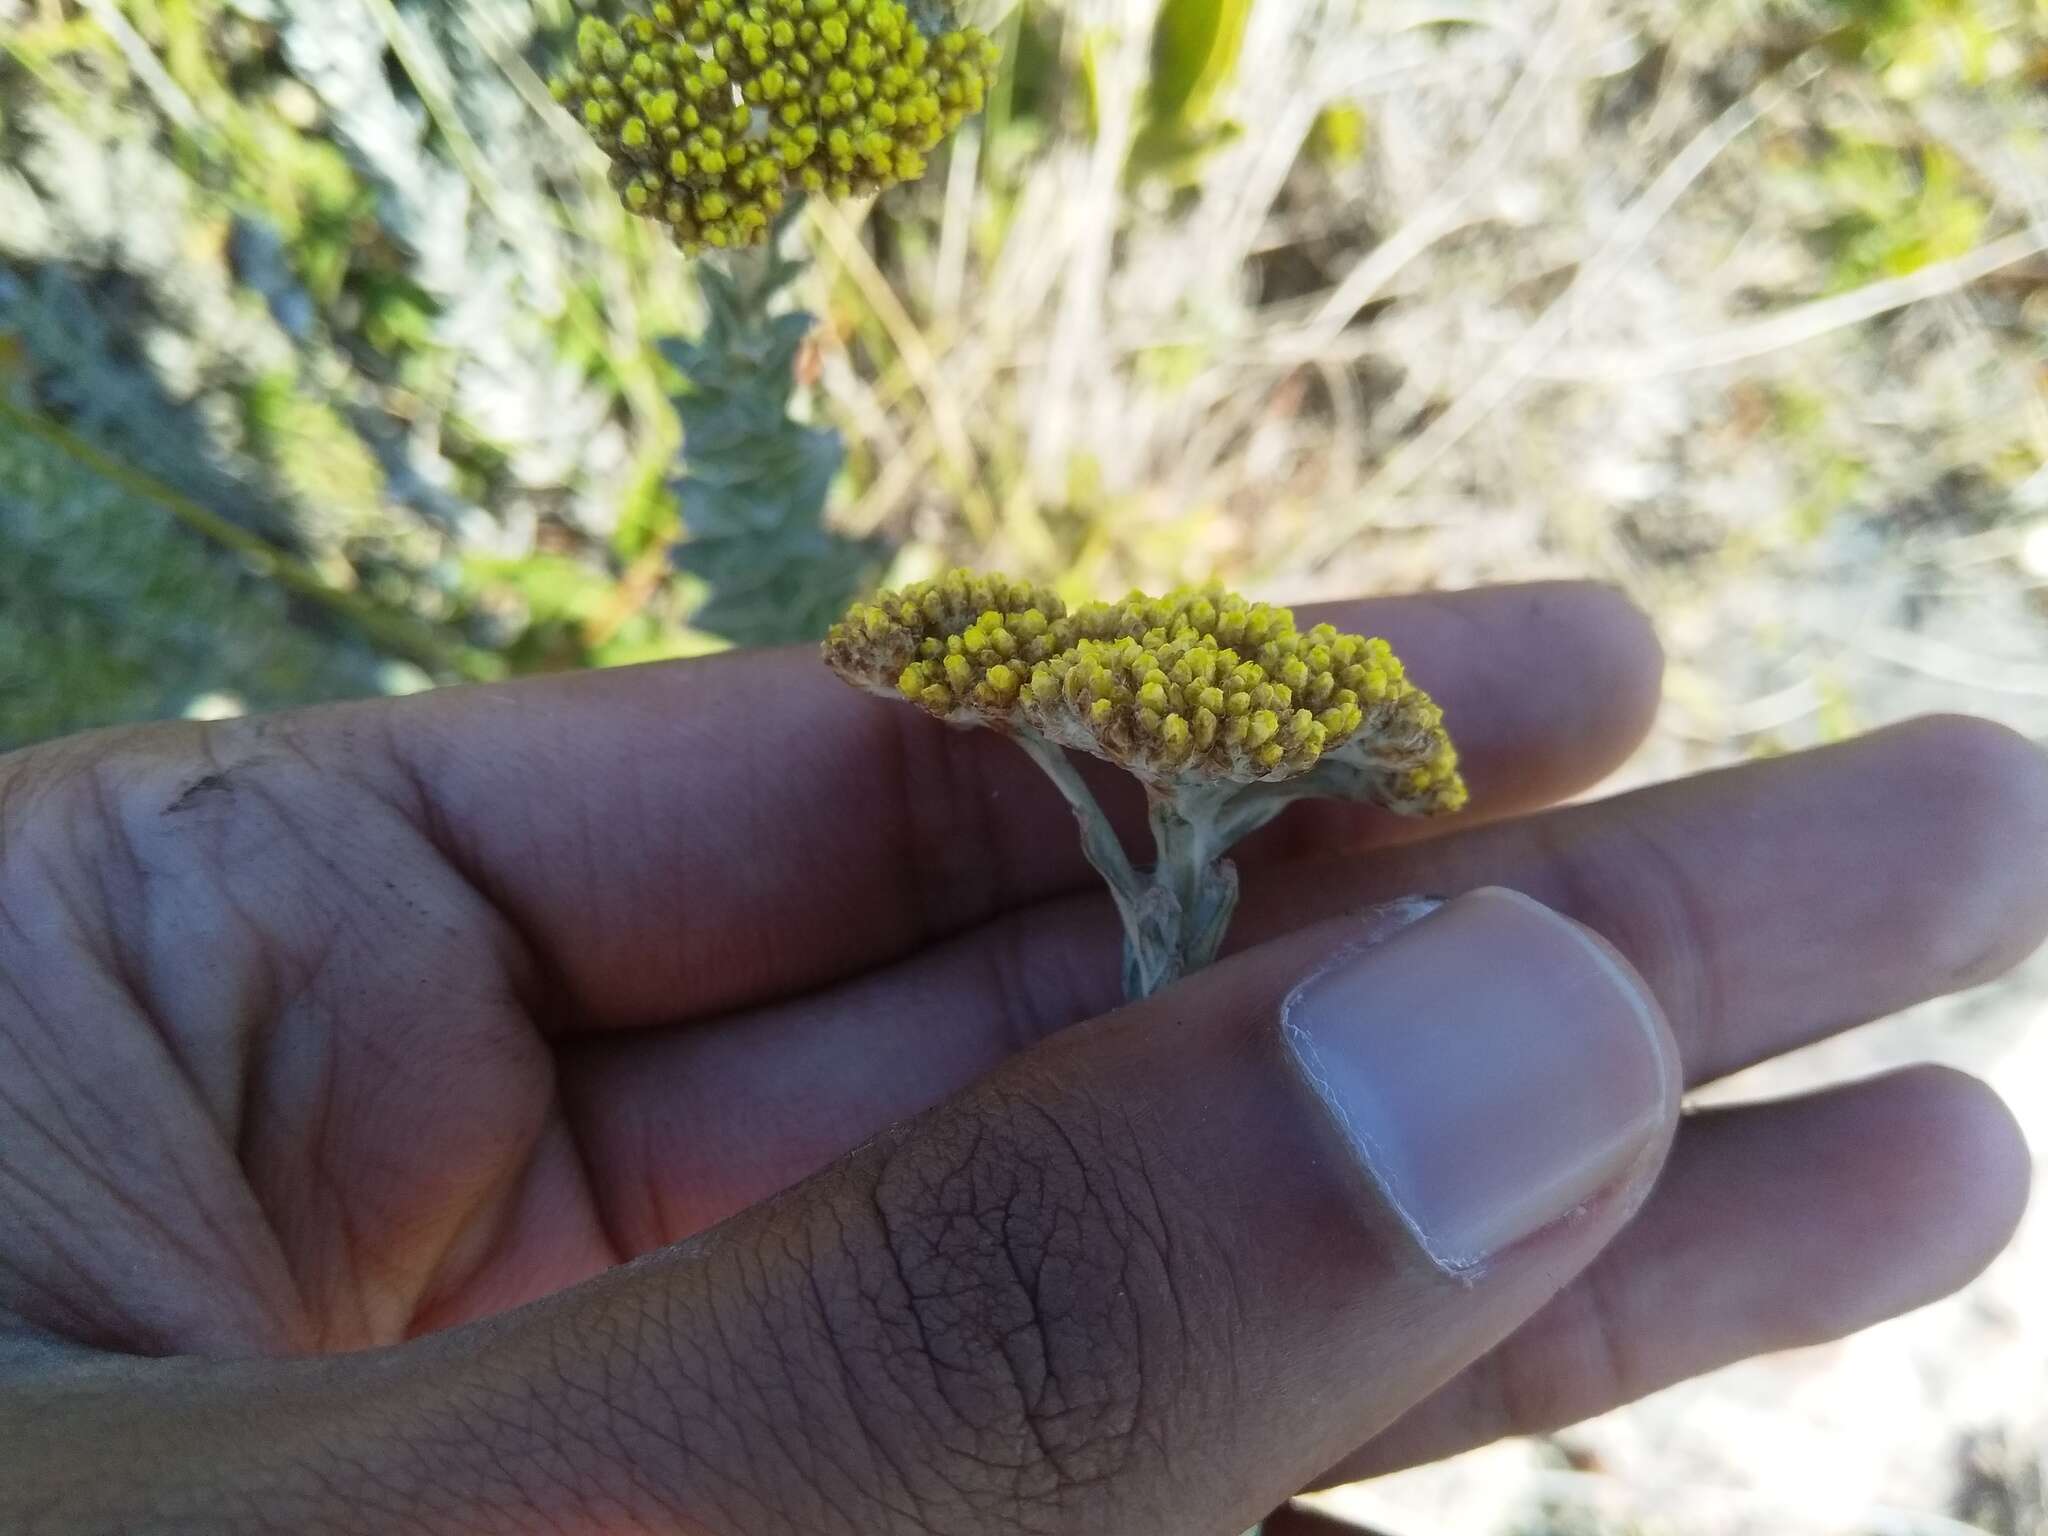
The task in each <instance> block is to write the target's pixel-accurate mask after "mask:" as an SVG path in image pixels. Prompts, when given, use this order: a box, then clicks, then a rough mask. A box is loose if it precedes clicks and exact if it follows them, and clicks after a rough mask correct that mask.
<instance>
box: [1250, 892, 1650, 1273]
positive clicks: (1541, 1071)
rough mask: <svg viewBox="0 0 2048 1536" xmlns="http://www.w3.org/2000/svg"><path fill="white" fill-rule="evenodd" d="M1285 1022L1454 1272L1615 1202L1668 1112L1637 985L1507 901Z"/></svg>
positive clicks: (1551, 915)
mask: <svg viewBox="0 0 2048 1536" xmlns="http://www.w3.org/2000/svg"><path fill="white" fill-rule="evenodd" d="M1283 1018H1284V1022H1285V1029H1286V1035H1287V1039H1288V1043H1289V1045H1290V1046H1291V1047H1292V1049H1293V1050H1294V1052H1295V1055H1296V1057H1297V1059H1298V1060H1299V1062H1300V1063H1301V1067H1302V1070H1303V1072H1304V1074H1305V1075H1306V1076H1307V1078H1308V1079H1309V1081H1310V1083H1311V1084H1313V1086H1314V1087H1315V1089H1316V1091H1317V1093H1318V1094H1319V1095H1320V1096H1321V1097H1322V1099H1323V1101H1324V1103H1325V1104H1327V1105H1328V1106H1329V1108H1330V1111H1331V1113H1332V1114H1333V1115H1334V1116H1335V1117H1336V1119H1337V1120H1338V1122H1339V1123H1340V1125H1341V1126H1342V1128H1343V1130H1344V1131H1345V1133H1346V1135H1347V1136H1348V1137H1349V1138H1350V1140H1351V1143H1352V1145H1353V1148H1354V1150H1356V1152H1357V1153H1358V1155H1359V1157H1360V1158H1361V1159H1362V1160H1363V1161H1364V1162H1365V1164H1366V1167H1367V1168H1368V1169H1369V1170H1370V1172H1371V1174H1372V1176H1373V1179H1374V1180H1375V1181H1376V1182H1377V1183H1378V1185H1379V1187H1380V1189H1381V1191H1382V1193H1383V1194H1384V1195H1385V1196H1386V1198H1387V1201H1388V1203H1389V1204H1390V1205H1391V1206H1392V1207H1393V1208H1394V1210H1395V1211H1396V1212H1397V1213H1398V1214H1399V1216H1400V1217H1401V1219H1402V1221H1404V1222H1405V1223H1406V1224H1407V1226H1408V1228H1409V1230H1410V1231H1412V1232H1413V1233H1414V1235H1415V1238H1416V1240H1417V1241H1418V1242H1419V1243H1420V1244H1421V1246H1422V1248H1423V1250H1424V1251H1425V1252H1426V1253H1427V1254H1428V1255H1429V1256H1430V1257H1431V1258H1432V1259H1434V1260H1435V1261H1436V1262H1437V1263H1438V1264H1440V1265H1442V1266H1443V1267H1444V1268H1446V1269H1449V1270H1453V1271H1457V1270H1466V1269H1470V1268H1472V1267H1473V1266H1475V1265H1479V1264H1483V1263H1485V1262H1486V1261H1487V1260H1488V1259H1489V1258H1491V1257H1493V1256H1494V1255H1495V1254H1497V1253H1499V1252H1501V1251H1502V1250H1503V1249H1505V1248H1508V1247H1510V1246H1512V1245H1513V1244H1514V1243H1516V1242H1519V1241H1520V1240H1522V1239H1523V1238H1526V1237H1529V1236H1531V1235H1532V1234H1534V1233H1536V1232H1538V1231H1541V1230H1542V1229H1543V1228H1545V1227H1547V1226H1549V1225H1551V1224H1552V1223H1553V1222H1556V1221H1559V1220H1561V1219H1563V1218H1564V1217H1566V1216H1568V1215H1570V1214H1571V1213H1572V1212H1573V1211H1574V1210H1576V1209H1578V1208H1579V1207H1580V1206H1582V1205H1584V1204H1585V1203H1586V1202H1587V1201H1588V1200H1590V1199H1592V1198H1593V1197H1594V1196H1595V1195H1597V1194H1600V1193H1601V1192H1602V1191H1603V1190H1605V1189H1607V1188H1609V1187H1610V1186H1612V1185H1613V1184H1614V1183H1615V1182H1616V1181H1617V1180H1618V1179H1620V1178H1621V1177H1622V1176H1623V1175H1624V1174H1625V1173H1626V1172H1627V1170H1628V1169H1629V1166H1630V1165H1631V1164H1632V1163H1633V1162H1634V1161H1635V1160H1636V1159H1637V1158H1638V1157H1639V1156H1640V1155H1641V1154H1642V1152H1643V1151H1644V1150H1645V1149H1646V1148H1647V1147H1648V1146H1649V1145H1650V1144H1651V1143H1652V1142H1653V1141H1654V1140H1656V1139H1657V1138H1658V1137H1660V1136H1661V1135H1662V1134H1663V1133H1664V1129H1665V1127H1666V1125H1667V1124H1668V1122H1669V1120H1670V1118H1671V1116H1672V1115H1673V1114H1674V1113H1675V1109H1676V1101H1677V1093H1678V1068H1677V1061H1676V1055H1675V1051H1674V1049H1673V1047H1672V1044H1671V1037H1670V1032H1669V1031H1668V1029H1667V1028H1666V1027H1665V1025H1664V1022H1663V1019H1662V1016H1661V1015H1660V1014H1659V1012H1658V1010H1657V1005H1656V1003H1655V1002H1654V1001H1653V1000H1652V999H1651V997H1650V996H1649V993H1648V992H1647V990H1646V989H1645V988H1644V986H1643V984H1642V982H1641V981H1640V980H1639V979H1638V978H1637V977H1636V975H1635V973H1634V972H1633V971H1631V970H1630V969H1629V968H1628V966H1627V965H1626V964H1625V963H1624V962H1623V961H1622V960H1621V959H1620V958H1619V957H1618V956H1616V955H1615V954H1614V953H1613V952H1612V951H1611V950H1609V949H1608V948H1607V947H1606V946H1605V945H1603V944H1601V943H1600V942H1599V941H1598V940H1596V939H1595V938H1594V937H1593V936H1592V935H1591V934H1590V933H1588V932H1587V931H1586V930H1585V929H1583V928H1581V927H1579V925H1578V924H1576V923H1574V922H1572V921H1571V920H1570V919H1569V918H1565V917H1561V916H1559V915H1558V914H1557V913H1555V912H1553V911H1551V910H1550V909H1549V908H1548V907H1545V906H1543V905H1541V904H1540V903H1538V902H1535V901H1532V900H1530V899H1529V898H1528V897H1526V896H1522V895H1519V894H1517V893H1515V892H1512V891H1505V890H1483V891H1475V892H1473V893H1472V894H1470V895H1467V896H1461V897H1459V898H1458V899H1457V900H1456V901H1453V902H1450V903H1448V904H1446V905H1445V906H1443V907H1442V908H1440V909H1439V910H1437V911H1436V912H1434V913H1433V914H1431V915H1430V916H1428V917H1426V918H1424V919H1423V920H1422V921H1420V922H1417V923H1415V924H1413V925H1412V926H1410V927H1408V928H1406V929H1404V930H1402V931H1401V932H1399V933H1398V934H1396V935H1394V936H1393V937H1392V938H1389V939H1386V940H1384V941H1383V942H1380V943H1376V944H1372V945H1370V946H1369V947H1365V948H1362V949H1357V950H1353V951H1350V952H1347V953H1346V954H1345V955H1344V956H1342V957H1340V958H1339V960H1338V961H1337V962H1336V963H1334V964H1333V965H1331V966H1329V967H1328V968H1327V969H1325V970H1323V971H1320V972H1318V973H1317V974H1315V975H1314V976H1311V977H1310V978H1309V979H1308V980H1307V981H1305V982H1304V983H1303V984H1302V985H1301V986H1300V987H1298V988H1297V989H1296V990H1295V991H1294V992H1293V993H1292V994H1291V995H1290V996H1289V997H1288V999H1287V1002H1286V1005H1285V1011H1284V1014H1283Z"/></svg>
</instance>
